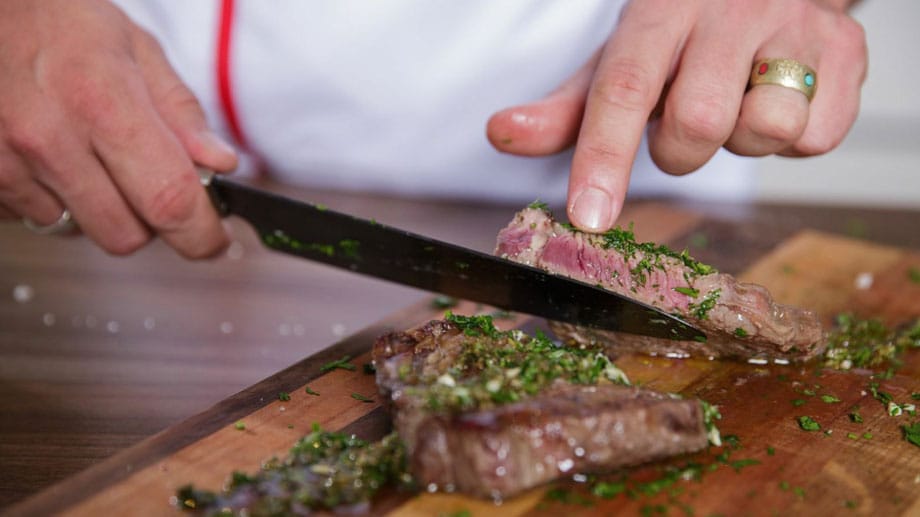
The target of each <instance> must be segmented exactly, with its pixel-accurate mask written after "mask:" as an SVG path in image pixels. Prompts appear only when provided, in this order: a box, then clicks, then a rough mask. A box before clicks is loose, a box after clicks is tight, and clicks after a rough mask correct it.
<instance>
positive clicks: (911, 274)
mask: <svg viewBox="0 0 920 517" xmlns="http://www.w3.org/2000/svg"><path fill="white" fill-rule="evenodd" d="M907 278H908V279H910V281H911V282H913V283H915V284H920V268H918V267H911V268H910V269H908V270H907Z"/></svg>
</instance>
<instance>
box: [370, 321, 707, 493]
mask: <svg viewBox="0 0 920 517" xmlns="http://www.w3.org/2000/svg"><path fill="white" fill-rule="evenodd" d="M477 318H483V317H469V318H467V317H457V316H452V315H448V318H447V320H446V321H432V322H429V323H428V324H425V325H423V326H420V327H418V328H415V329H411V330H408V331H406V332H392V333H389V334H387V335H384V336H382V337H380V338H379V339H378V340H377V342H376V343H375V345H374V361H375V364H376V365H377V383H378V386H379V387H380V390H381V392H382V393H383V394H384V395H385V396H386V397H387V399H388V400H389V401H390V409H391V411H392V413H393V417H394V419H393V420H394V427H395V428H396V431H397V433H398V434H399V436H400V437H401V438H402V439H403V443H404V444H405V448H406V451H407V454H408V456H409V460H408V461H409V465H410V470H411V473H412V475H413V476H414V478H415V480H416V482H417V483H418V484H419V486H421V487H423V488H426V487H427V488H428V489H429V490H435V489H440V490H445V491H454V490H456V491H459V492H462V493H465V494H471V495H476V496H480V497H491V498H495V499H500V498H504V497H509V496H512V495H514V494H517V493H519V492H521V491H523V490H526V489H529V488H532V487H534V486H537V485H540V484H543V483H546V482H548V481H551V480H554V479H558V478H560V477H562V476H567V475H572V474H576V473H593V472H602V471H609V470H613V469H616V468H618V467H623V466H628V465H636V464H640V463H644V462H648V461H652V460H657V459H661V458H665V457H669V456H673V455H677V454H682V453H688V452H694V451H698V450H700V449H703V448H704V447H706V445H707V443H708V441H709V438H710V436H713V433H716V434H714V438H713V440H714V441H717V440H718V438H717V436H718V435H717V431H713V430H714V428H713V427H712V426H711V424H710V423H709V422H708V418H709V416H711V414H712V413H711V412H710V411H711V409H709V408H710V407H709V406H708V405H706V404H705V403H703V402H701V401H698V400H683V399H680V398H677V397H675V396H670V395H667V394H662V393H657V392H654V391H650V390H646V389H639V388H635V387H631V386H628V385H625V384H626V382H627V381H626V380H625V376H623V374H622V372H620V371H619V370H618V369H616V367H615V366H614V365H613V364H612V363H610V362H609V359H607V357H606V356H605V355H604V354H603V353H601V350H600V349H598V348H590V347H581V348H576V347H560V346H557V345H556V344H554V343H552V342H550V341H549V340H548V339H546V338H545V337H543V336H540V335H538V336H536V337H533V338H532V337H530V336H527V335H526V334H524V333H522V332H520V331H509V332H499V331H497V330H495V328H494V327H492V326H491V320H490V319H488V320H485V319H477Z"/></svg>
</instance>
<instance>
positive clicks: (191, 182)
mask: <svg viewBox="0 0 920 517" xmlns="http://www.w3.org/2000/svg"><path fill="white" fill-rule="evenodd" d="M197 185H198V179H197V177H196V176H195V175H194V174H191V173H190V174H182V175H180V176H179V177H177V178H175V179H172V180H170V181H167V182H164V183H163V184H162V186H160V187H159V189H158V190H156V191H155V192H154V193H153V195H151V196H150V197H149V198H148V201H147V203H146V206H145V207H143V213H144V214H145V216H146V217H145V218H146V219H147V222H148V223H150V225H151V226H153V227H155V228H157V229H159V230H162V231H174V230H177V229H179V228H182V227H183V226H184V225H185V224H186V223H187V222H188V221H189V220H190V219H191V218H192V216H193V215H194V213H195V209H196V200H197V195H198V192H197V190H196V187H197Z"/></svg>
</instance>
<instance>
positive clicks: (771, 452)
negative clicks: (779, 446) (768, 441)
mask: <svg viewBox="0 0 920 517" xmlns="http://www.w3.org/2000/svg"><path fill="white" fill-rule="evenodd" d="M774 454H776V449H774V448H773V447H772V446H767V456H773V455H774Z"/></svg>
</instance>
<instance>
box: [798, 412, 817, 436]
mask: <svg viewBox="0 0 920 517" xmlns="http://www.w3.org/2000/svg"><path fill="white" fill-rule="evenodd" d="M796 421H797V422H798V423H799V427H801V428H802V430H804V431H809V432H812V431H820V430H821V424H819V423H818V422H816V421H815V419H814V418H812V417H810V416H807V415H806V416H800V417H797V418H796Z"/></svg>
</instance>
